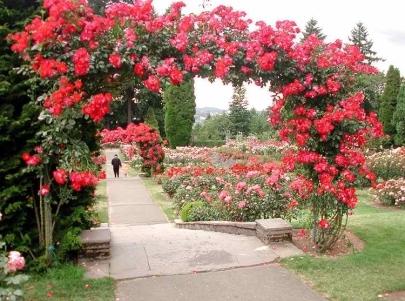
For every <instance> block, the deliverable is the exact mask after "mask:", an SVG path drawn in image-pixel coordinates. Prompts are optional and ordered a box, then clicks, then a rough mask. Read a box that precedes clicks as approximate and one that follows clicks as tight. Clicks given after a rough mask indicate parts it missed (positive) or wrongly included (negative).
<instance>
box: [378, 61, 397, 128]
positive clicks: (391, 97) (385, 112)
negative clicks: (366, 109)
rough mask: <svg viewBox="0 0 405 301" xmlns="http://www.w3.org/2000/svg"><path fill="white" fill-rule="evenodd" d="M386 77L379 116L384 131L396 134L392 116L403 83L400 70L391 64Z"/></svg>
mask: <svg viewBox="0 0 405 301" xmlns="http://www.w3.org/2000/svg"><path fill="white" fill-rule="evenodd" d="M386 78H387V80H386V84H385V88H384V92H383V95H382V97H381V103H380V108H379V117H380V120H381V122H382V124H383V125H384V132H385V133H386V134H388V135H394V134H395V127H394V126H393V124H392V116H393V114H394V110H395V107H396V103H397V96H398V93H399V87H400V84H401V77H400V74H399V70H398V69H397V68H394V66H392V65H391V66H390V67H389V69H388V72H387V76H386Z"/></svg>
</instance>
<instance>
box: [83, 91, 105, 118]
mask: <svg viewBox="0 0 405 301" xmlns="http://www.w3.org/2000/svg"><path fill="white" fill-rule="evenodd" d="M111 101H112V94H111V93H100V94H96V95H94V96H93V97H92V98H91V101H90V102H89V103H88V104H86V105H85V106H84V107H83V109H82V111H83V113H84V114H86V115H89V116H90V118H91V119H93V120H94V121H96V122H97V121H100V120H102V119H103V118H104V116H105V115H106V114H107V113H108V112H109V111H110V104H111Z"/></svg>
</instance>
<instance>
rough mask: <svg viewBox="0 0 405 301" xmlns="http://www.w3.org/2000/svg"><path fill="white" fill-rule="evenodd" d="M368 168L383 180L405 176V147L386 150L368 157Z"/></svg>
mask: <svg viewBox="0 0 405 301" xmlns="http://www.w3.org/2000/svg"><path fill="white" fill-rule="evenodd" d="M366 161H367V166H368V167H369V168H370V169H371V170H372V171H373V172H374V173H375V174H376V176H377V177H378V178H380V179H383V180H389V179H398V178H400V177H403V176H404V175H405V147H399V148H396V149H392V150H384V151H382V152H378V153H374V154H372V155H369V156H367V157H366Z"/></svg>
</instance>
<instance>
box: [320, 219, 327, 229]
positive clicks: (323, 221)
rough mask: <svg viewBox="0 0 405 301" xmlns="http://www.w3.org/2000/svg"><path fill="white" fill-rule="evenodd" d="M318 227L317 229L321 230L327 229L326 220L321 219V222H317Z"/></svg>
mask: <svg viewBox="0 0 405 301" xmlns="http://www.w3.org/2000/svg"><path fill="white" fill-rule="evenodd" d="M318 225H319V228H321V229H327V228H329V222H328V220H327V219H321V220H320V221H319V223H318Z"/></svg>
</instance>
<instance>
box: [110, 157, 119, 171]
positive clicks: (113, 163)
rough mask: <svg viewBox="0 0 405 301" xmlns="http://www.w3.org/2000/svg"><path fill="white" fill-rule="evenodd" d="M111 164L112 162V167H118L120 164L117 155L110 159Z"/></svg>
mask: <svg viewBox="0 0 405 301" xmlns="http://www.w3.org/2000/svg"><path fill="white" fill-rule="evenodd" d="M111 164H112V166H113V167H114V168H120V167H121V166H122V165H121V160H120V159H118V158H117V157H115V158H113V159H112V160H111Z"/></svg>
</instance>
